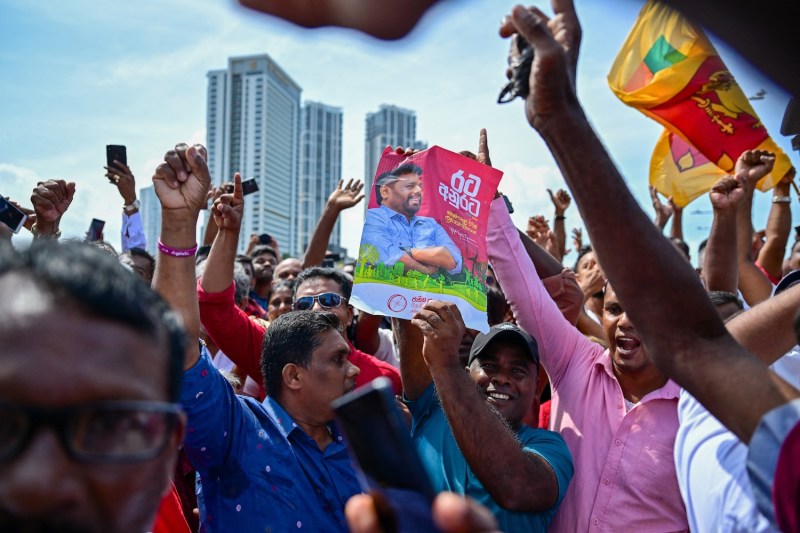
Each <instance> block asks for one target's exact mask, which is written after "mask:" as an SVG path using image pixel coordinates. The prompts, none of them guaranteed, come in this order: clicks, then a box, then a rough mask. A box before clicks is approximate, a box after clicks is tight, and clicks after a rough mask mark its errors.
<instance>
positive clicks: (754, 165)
mask: <svg viewBox="0 0 800 533" xmlns="http://www.w3.org/2000/svg"><path fill="white" fill-rule="evenodd" d="M774 165H775V154H773V153H772V152H767V151H766V150H746V151H744V152H742V155H740V156H739V159H738V160H737V161H736V168H735V170H734V172H735V175H736V177H737V178H739V176H741V177H743V178H744V179H745V180H747V186H748V187H749V188H750V189H751V190H752V189H753V188H755V186H756V183H758V181H759V180H760V179H761V178H763V177H764V176H766V175H767V174H769V173H770V172H772V167H773V166H774Z"/></svg>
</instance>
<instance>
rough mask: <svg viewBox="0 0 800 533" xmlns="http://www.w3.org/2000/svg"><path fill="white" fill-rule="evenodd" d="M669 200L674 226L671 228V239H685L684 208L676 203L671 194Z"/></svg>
mask: <svg viewBox="0 0 800 533" xmlns="http://www.w3.org/2000/svg"><path fill="white" fill-rule="evenodd" d="M668 201H669V206H670V207H671V208H672V226H671V227H670V229H669V236H670V238H671V239H677V240H679V241H683V208H682V207H678V206H677V205H675V201H674V200H673V199H672V197H671V196H670V197H669V200H668Z"/></svg>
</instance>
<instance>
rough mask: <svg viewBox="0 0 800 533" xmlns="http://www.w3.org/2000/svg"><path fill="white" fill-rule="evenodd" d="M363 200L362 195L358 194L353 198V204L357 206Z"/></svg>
mask: <svg viewBox="0 0 800 533" xmlns="http://www.w3.org/2000/svg"><path fill="white" fill-rule="evenodd" d="M363 199H364V194H359V195H358V196H356V197H355V199H354V200H353V202H354V203H356V204H357V203H358V202H360V201H361V200H363Z"/></svg>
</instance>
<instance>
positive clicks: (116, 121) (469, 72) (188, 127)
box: [0, 0, 797, 261]
mask: <svg viewBox="0 0 800 533" xmlns="http://www.w3.org/2000/svg"><path fill="white" fill-rule="evenodd" d="M576 4H577V9H578V14H579V16H580V18H581V22H582V24H583V28H584V40H583V45H582V48H581V59H580V63H579V71H578V93H579V96H580V98H581V100H582V103H583V105H584V107H585V108H586V110H587V113H588V115H589V116H590V118H591V120H592V122H593V124H594V125H595V128H596V129H597V130H598V132H599V134H600V136H601V137H602V139H603V141H604V142H605V144H606V146H607V147H608V149H609V151H610V153H611V154H612V156H613V158H614V159H615V161H616V162H617V164H618V165H619V167H620V169H621V170H622V173H623V175H624V176H625V177H626V179H627V181H628V184H629V186H630V188H631V190H632V191H633V192H634V194H635V195H636V197H637V198H638V199H639V201H640V203H641V204H642V206H643V207H644V208H645V211H646V212H648V213H651V214H652V207H651V206H650V200H649V197H648V194H647V173H648V166H649V161H650V155H651V153H652V149H653V146H654V144H655V142H656V139H657V138H658V135H659V133H660V126H658V125H657V124H656V123H654V122H653V121H651V120H649V119H647V118H646V117H644V116H643V115H641V114H640V113H639V112H637V111H635V110H632V109H629V108H627V107H626V106H624V105H623V104H622V103H621V102H619V101H618V100H617V99H616V98H615V97H614V96H613V95H612V93H611V91H610V90H609V88H608V85H607V83H606V79H605V78H606V75H607V73H608V69H609V67H610V65H611V62H612V61H613V59H614V57H615V55H616V53H617V52H618V50H619V47H620V45H621V43H622V42H623V40H624V39H625V37H626V35H627V33H628V31H629V30H630V27H631V26H632V24H633V21H634V20H635V18H636V15H637V13H638V11H639V9H640V8H641V5H642V2H640V1H636V0H615V1H604V2H590V1H588V0H576ZM511 6H512V4H511V3H508V4H505V3H503V2H497V1H492V2H485V1H483V2H482V1H480V0H446V1H444V2H441V3H440V4H439V5H438V6H437V7H435V8H434V9H433V10H431V11H430V12H429V13H428V14H427V15H426V17H425V18H424V19H423V21H422V22H421V24H420V25H419V26H418V27H417V28H416V29H415V30H414V32H413V33H412V34H411V35H410V36H409V37H407V38H406V39H404V40H402V41H399V42H393V43H384V42H381V41H377V40H375V39H372V38H369V37H365V36H363V35H361V34H359V33H356V32H353V31H349V30H342V29H333V28H326V29H319V30H305V29H302V28H297V27H295V26H293V25H291V24H288V23H285V22H283V21H280V20H276V19H273V18H271V17H267V16H264V15H261V14H258V13H255V12H251V11H248V10H245V9H243V8H240V7H238V5H237V4H236V3H235V2H232V1H231V0H205V1H203V2H196V1H195V2H192V1H189V0H163V1H158V2H155V1H150V0H143V1H140V2H135V3H134V2H101V1H99V0H76V1H73V2H52V1H49V0H4V1H3V2H2V4H0V72H2V76H3V83H0V194H3V195H7V196H8V195H10V196H11V197H12V198H14V199H17V200H20V201H23V202H24V203H28V202H29V200H28V199H29V197H30V192H31V189H32V188H33V186H34V185H35V184H36V182H37V181H38V180H41V179H47V178H65V179H70V180H73V181H75V182H77V193H76V199H75V203H74V204H73V207H72V208H71V210H70V211H69V212H68V213H67V215H66V216H65V219H64V221H63V224H62V229H63V232H64V234H65V236H79V235H82V234H83V233H84V232H85V231H86V229H87V228H88V226H89V222H90V221H91V219H92V218H100V219H104V220H106V222H107V223H106V232H105V234H106V239H107V240H109V241H110V242H111V243H112V244H113V245H115V246H118V244H119V227H120V220H119V219H120V214H119V213H120V212H121V209H120V208H121V204H122V200H121V198H120V197H119V195H118V194H117V192H116V189H115V188H113V187H112V186H111V185H109V184H108V182H107V180H106V179H105V177H104V175H103V174H104V170H103V168H102V167H103V164H104V162H105V145H106V144H125V145H127V146H128V159H129V163H130V164H131V166H132V168H133V171H134V173H135V175H136V178H137V184H138V185H139V186H140V187H143V186H146V185H148V184H149V183H150V177H151V176H152V173H153V170H154V169H155V166H156V165H157V164H158V162H159V160H160V159H161V157H162V156H163V153H164V152H165V151H166V150H167V149H168V148H170V147H171V146H172V145H174V144H175V143H177V142H181V141H191V142H204V139H205V103H206V77H205V76H206V72H207V71H208V70H211V69H217V68H223V67H225V66H226V65H227V58H228V57H230V56H237V55H249V54H257V53H268V54H270V55H271V56H272V58H273V59H275V60H276V61H277V62H278V63H279V64H280V65H281V66H282V67H283V68H284V69H285V70H286V72H287V73H288V74H289V75H290V76H292V78H293V79H294V80H295V81H297V82H298V83H299V84H300V86H302V87H303V95H302V96H303V99H304V100H314V101H320V102H324V103H327V104H330V105H335V106H339V107H342V108H343V110H344V120H345V122H344V150H343V153H344V157H343V174H344V177H346V178H347V177H354V178H359V179H360V178H362V177H363V175H364V170H363V166H364V161H363V158H364V155H363V154H364V140H363V139H364V118H365V115H366V113H368V112H370V111H374V110H376V109H377V108H378V106H379V105H380V104H382V103H390V104H395V105H399V106H402V107H406V108H410V109H413V110H415V111H416V112H417V132H418V137H420V138H421V139H423V140H425V141H427V142H428V143H429V144H430V145H434V144H436V145H439V146H443V147H445V148H448V149H451V150H455V151H458V150H463V149H472V150H474V149H475V147H476V144H477V137H478V131H479V129H480V128H481V127H486V128H487V129H488V132H489V143H490V148H491V152H492V161H493V163H494V166H496V167H498V168H500V169H501V170H503V171H504V172H505V173H506V174H505V177H504V179H503V182H502V183H501V190H502V191H503V192H505V193H506V194H507V195H508V196H509V197H510V198H511V200H512V202H513V204H514V207H515V209H516V213H515V215H514V216H515V220H516V221H517V223H518V224H520V225H522V224H524V221H525V219H526V218H527V216H529V215H533V214H540V213H541V214H545V215H546V216H547V217H548V218H552V207H551V204H550V201H549V198H548V197H547V193H546V191H545V189H546V188H551V189H555V188H559V187H561V186H563V181H562V180H561V177H560V175H559V173H558V170H557V168H556V166H555V164H554V162H553V159H552V157H551V156H550V154H549V152H548V151H547V149H546V147H545V146H544V143H543V142H542V141H541V140H540V139H539V137H538V135H537V134H536V133H535V132H534V131H533V130H531V129H530V127H529V126H528V125H527V122H526V121H525V118H524V114H523V110H522V102H521V101H519V100H518V101H516V102H514V103H512V104H508V105H505V106H500V105H497V104H496V103H495V100H496V98H497V93H498V91H499V89H500V87H501V86H502V84H503V82H504V71H505V56H506V50H507V44H506V43H505V42H504V41H503V40H502V39H500V38H499V37H498V36H497V28H498V25H499V23H500V20H501V19H502V17H503V15H505V14H506V13H507V12H508V11H509V10H510V8H511ZM386 16H389V17H390V16H391V13H387V15H386ZM718 49H719V51H720V53H721V55H722V57H723V59H724V60H725V61H726V63H727V64H728V67H729V68H730V70H731V71H732V72H733V74H734V75H735V76H736V78H737V80H738V81H739V83H740V85H741V86H742V87H743V89H744V90H745V92H746V93H747V94H753V93H755V92H756V91H757V90H758V89H761V88H764V89H766V90H767V93H768V94H767V97H766V99H764V100H761V101H756V102H753V105H754V107H755V109H756V111H757V112H758V113H759V115H760V117H761V119H762V121H763V122H764V123H765V124H766V126H767V128H768V130H769V131H770V133H771V134H772V135H773V138H774V139H775V140H776V142H777V143H778V144H779V145H781V147H782V148H783V149H784V150H785V151H786V152H787V154H789V155H790V157H791V158H792V160H793V161H794V162H795V163H796V160H797V158H796V153H794V152H791V146H790V143H789V139H787V138H783V137H781V136H780V135H779V133H778V130H779V126H780V121H781V119H782V116H783V112H784V109H785V107H786V102H787V100H788V96H787V95H786V94H785V93H784V92H783V91H782V90H780V89H778V88H777V87H776V86H775V85H774V84H772V83H771V82H769V81H768V80H766V79H765V78H764V77H763V76H762V75H760V74H759V73H758V72H757V71H756V70H754V69H753V68H751V67H750V66H749V65H747V64H746V63H745V62H744V61H742V60H741V59H740V58H739V57H738V56H736V55H735V53H733V52H731V51H730V50H729V49H728V48H727V47H724V46H718ZM771 196H772V194H771V193H768V194H762V193H757V198H756V204H755V210H754V222H755V224H756V226H757V227H763V226H764V224H765V222H766V216H767V212H768V209H769V205H770V204H769V199H770V198H771ZM794 203H795V204H796V202H794ZM709 209H710V207H709V204H708V201H707V199H706V198H705V197H704V198H702V199H699V200H697V201H696V202H694V203H693V204H691V205H690V206H689V207H688V208H687V210H686V212H685V215H684V232H685V234H686V237H687V240H688V241H689V243H690V245H691V246H692V251H693V257H694V255H695V251H696V246H697V244H698V243H699V241H700V240H702V239H703V238H704V237H705V236H706V235H705V234H706V233H707V231H708V227H709V226H710V223H711V216H710V214H692V212H694V211H696V210H700V211H708V210H709ZM362 216H363V210H362V209H359V208H356V209H353V210H351V211H349V212H346V213H345V215H344V222H345V223H344V224H343V228H344V229H343V244H344V245H345V246H347V247H349V248H350V249H351V250H353V251H354V250H355V249H356V248H357V246H358V241H359V238H360V232H361V222H362V218H361V217H362ZM567 217H568V218H567V227H568V228H571V227H573V226H576V225H578V221H577V210H576V209H575V207H574V206H573V207H571V208H570V210H569V211H568V212H567ZM623 223H624V222H623ZM15 239H18V240H19V242H21V243H22V242H25V240H26V237H25V236H20V237H15ZM572 257H574V254H573V255H572V256H568V257H567V261H569V260H570V259H571V258H572Z"/></svg>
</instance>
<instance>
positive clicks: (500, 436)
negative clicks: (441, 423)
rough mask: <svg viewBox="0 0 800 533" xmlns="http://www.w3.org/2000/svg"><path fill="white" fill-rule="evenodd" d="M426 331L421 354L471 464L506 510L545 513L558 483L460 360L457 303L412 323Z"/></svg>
mask: <svg viewBox="0 0 800 533" xmlns="http://www.w3.org/2000/svg"><path fill="white" fill-rule="evenodd" d="M411 324H412V326H413V327H417V328H419V329H420V330H421V331H422V335H423V338H424V343H423V347H422V355H423V357H424V359H425V362H426V363H427V365H428V368H429V369H430V372H431V374H432V375H433V381H434V383H435V384H436V391H437V393H438V395H439V399H440V401H441V404H442V408H443V409H444V412H445V414H446V416H447V420H448V422H449V424H450V429H451V430H452V432H453V436H454V437H455V439H456V442H457V443H458V447H459V448H460V450H461V453H463V454H464V457H465V458H466V460H467V464H469V465H470V468H471V469H472V471H473V472H475V475H476V476H478V479H480V480H481V483H483V486H484V487H485V488H486V491H487V492H488V493H489V494H490V495H491V496H492V498H493V499H494V500H495V501H496V502H497V503H498V504H499V505H500V506H502V507H503V508H505V509H509V510H512V511H523V512H541V511H545V510H547V509H549V508H550V507H552V506H553V505H554V504H555V502H556V500H557V498H558V481H557V480H556V476H555V473H554V472H553V470H552V468H551V467H550V465H549V464H548V463H547V461H545V460H544V459H543V458H542V457H540V456H538V455H535V454H532V453H528V452H525V451H523V449H522V448H521V446H520V443H519V441H518V440H517V438H516V436H515V435H514V433H513V432H512V431H511V430H510V429H509V428H508V426H507V425H506V424H504V423H503V421H502V420H501V419H500V417H499V415H498V414H497V413H496V412H494V411H493V410H492V409H491V408H490V407H489V404H488V403H487V402H486V397H485V396H484V395H483V394H482V393H481V392H480V390H479V389H478V388H477V387H476V386H475V383H474V382H473V381H472V379H471V378H470V377H469V374H467V373H466V372H464V368H463V367H462V366H461V365H460V364H459V361H458V345H459V343H460V342H461V338H462V337H463V336H464V331H465V327H464V322H463V320H462V318H461V313H460V312H459V310H458V307H456V306H455V305H454V304H452V303H447V302H437V301H429V302H428V303H427V304H425V306H424V307H423V308H422V309H420V311H419V312H418V313H417V314H416V316H415V317H414V319H413V320H412V321H411Z"/></svg>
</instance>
